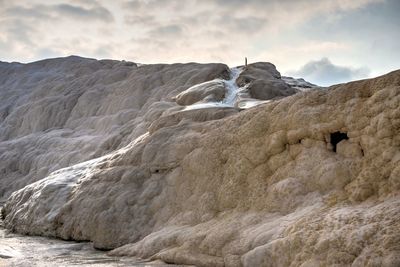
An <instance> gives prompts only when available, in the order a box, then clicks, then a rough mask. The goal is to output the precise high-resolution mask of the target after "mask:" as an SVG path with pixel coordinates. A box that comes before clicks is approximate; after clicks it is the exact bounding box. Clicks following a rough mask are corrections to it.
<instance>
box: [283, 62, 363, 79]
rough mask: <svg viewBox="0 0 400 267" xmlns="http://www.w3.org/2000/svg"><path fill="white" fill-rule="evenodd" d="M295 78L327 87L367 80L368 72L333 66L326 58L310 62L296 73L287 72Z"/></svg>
mask: <svg viewBox="0 0 400 267" xmlns="http://www.w3.org/2000/svg"><path fill="white" fill-rule="evenodd" d="M289 74H290V75H293V76H295V77H301V78H304V79H306V80H308V81H310V82H312V83H315V84H318V85H322V86H329V85H332V84H337V83H343V82H349V81H352V80H356V79H362V78H367V77H368V76H369V74H370V70H369V69H368V68H367V67H362V68H352V67H346V66H338V65H335V64H333V63H332V62H331V61H330V60H329V59H328V58H326V57H325V58H321V59H320V60H315V61H310V62H308V63H307V64H305V65H304V66H303V67H301V68H300V69H299V70H297V71H292V72H289Z"/></svg>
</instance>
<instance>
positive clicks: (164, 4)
mask: <svg viewBox="0 0 400 267" xmlns="http://www.w3.org/2000/svg"><path fill="white" fill-rule="evenodd" d="M399 14H400V1H399V0H351V1H350V0H270V1H269V0H247V1H246V0H121V1H118V0H97V1H95V0H51V1H50V0H13V1H10V0H0V61H19V62H30V61H34V60H38V59H43V58H49V57H59V56H68V55H80V56H84V57H93V58H112V59H125V60H130V61H134V62H141V63H160V62H166V63H172V62H190V61H196V62H224V63H227V64H228V65H230V66H234V65H240V64H243V63H244V57H245V56H247V57H248V58H249V62H255V61H269V62H272V63H274V64H275V65H276V66H277V68H278V70H279V71H280V72H281V73H282V74H286V75H294V76H299V77H305V78H306V79H308V80H310V81H311V82H314V83H317V84H320V85H327V84H332V83H338V82H344V81H349V80H354V79H360V78H365V77H373V76H377V75H380V74H384V73H386V72H389V71H392V70H395V69H398V68H400V15H399Z"/></svg>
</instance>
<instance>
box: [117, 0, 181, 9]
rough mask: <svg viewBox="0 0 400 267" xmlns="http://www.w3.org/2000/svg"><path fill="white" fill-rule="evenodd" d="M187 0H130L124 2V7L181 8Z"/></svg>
mask: <svg viewBox="0 0 400 267" xmlns="http://www.w3.org/2000/svg"><path fill="white" fill-rule="evenodd" d="M186 4H187V1H186V0H185V1H181V0H179V1H178V0H169V1H166V0H130V1H126V2H124V3H123V7H126V8H131V9H136V10H138V9H144V8H151V9H154V8H157V9H160V8H166V7H170V8H173V9H180V7H182V6H185V5H186Z"/></svg>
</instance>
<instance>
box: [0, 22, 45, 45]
mask: <svg viewBox="0 0 400 267" xmlns="http://www.w3.org/2000/svg"><path fill="white" fill-rule="evenodd" d="M4 32H5V33H6V34H7V37H8V39H9V40H10V41H12V42H19V43H21V44H24V45H29V46H34V42H33V41H32V38H33V36H36V35H37V31H36V30H35V28H33V27H32V26H30V25H29V24H28V23H26V22H23V21H20V20H10V21H8V23H7V24H5V25H4Z"/></svg>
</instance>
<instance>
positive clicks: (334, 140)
mask: <svg viewBox="0 0 400 267" xmlns="http://www.w3.org/2000/svg"><path fill="white" fill-rule="evenodd" d="M348 139H349V137H348V136H347V133H342V132H334V133H331V144H332V147H333V152H336V146H337V144H338V143H339V142H340V141H342V140H348Z"/></svg>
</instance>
